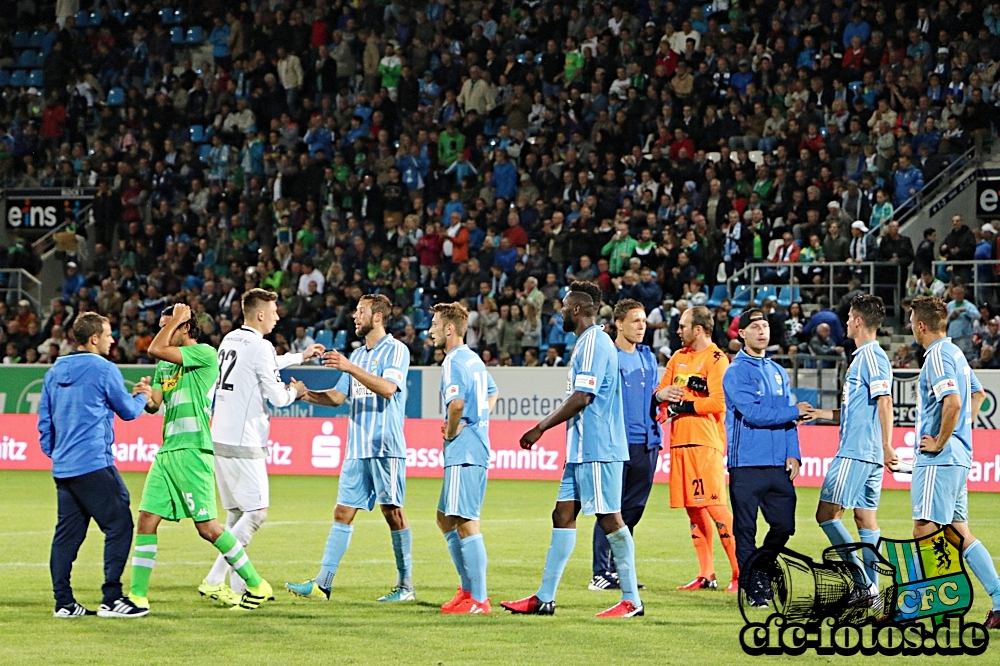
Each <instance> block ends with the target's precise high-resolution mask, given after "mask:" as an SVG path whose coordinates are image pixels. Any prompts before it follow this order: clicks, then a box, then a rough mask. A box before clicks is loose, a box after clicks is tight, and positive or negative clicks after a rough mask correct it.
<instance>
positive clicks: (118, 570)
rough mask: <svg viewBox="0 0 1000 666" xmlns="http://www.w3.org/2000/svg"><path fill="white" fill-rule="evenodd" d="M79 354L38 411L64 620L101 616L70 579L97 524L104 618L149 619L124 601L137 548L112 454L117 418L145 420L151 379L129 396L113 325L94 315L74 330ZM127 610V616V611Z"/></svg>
mask: <svg viewBox="0 0 1000 666" xmlns="http://www.w3.org/2000/svg"><path fill="white" fill-rule="evenodd" d="M73 337H74V338H75V339H76V340H78V341H79V342H80V345H79V346H78V347H77V349H76V351H75V352H73V353H71V354H69V355H68V356H63V357H62V358H60V359H59V360H57V361H56V364H55V365H54V366H52V369H51V370H50V371H49V372H48V373H47V374H46V375H45V381H44V383H43V384H42V397H41V400H40V401H39V403H38V433H39V443H40V444H41V448H42V452H43V453H45V455H47V456H48V457H50V458H52V476H53V477H54V478H55V481H56V496H57V497H58V501H59V520H58V522H57V523H56V532H55V536H54V537H53V538H52V554H51V557H50V559H49V569H50V571H51V573H52V591H53V593H55V598H56V610H55V617H57V618H74V617H82V616H85V615H95V613H94V611H92V610H88V609H87V608H84V607H83V606H81V605H80V604H78V603H77V602H76V599H75V598H74V597H73V588H72V587H71V586H70V574H71V573H72V571H73V562H74V561H75V560H76V554H77V552H78V551H79V550H80V546H81V545H82V544H83V540H84V539H85V538H86V537H87V527H88V526H89V525H90V519H91V518H93V519H94V520H95V521H97V526H98V527H100V528H101V531H102V532H104V586H103V588H102V589H103V592H104V599H103V601H102V602H101V606H100V609H99V610H98V611H97V613H96V615H100V616H101V617H127V616H133V615H134V616H139V615H145V614H146V613H148V612H149V611H143V610H141V609H137V608H135V607H134V606H133V605H132V604H131V602H129V601H128V599H127V598H126V597H125V596H124V595H123V594H122V582H121V576H122V571H124V570H125V563H126V562H127V561H128V553H129V548H131V546H132V529H133V526H134V525H133V523H132V512H131V511H130V510H129V494H128V488H126V487H125V484H124V483H123V482H122V477H121V476H120V475H119V474H118V470H117V469H115V457H114V454H113V453H112V452H111V443H112V442H113V441H114V437H115V433H114V417H115V414H117V415H118V416H119V417H120V418H121V419H122V420H124V421H131V420H133V419H135V418H136V417H138V416H139V415H140V414H142V410H143V409H145V407H146V398H147V396H148V395H149V394H150V392H151V391H150V388H149V377H144V378H143V379H142V380H141V381H140V382H139V383H137V384H136V385H135V386H134V387H133V389H132V395H131V396H130V395H129V394H128V391H126V390H125V379H124V377H122V373H121V371H120V370H119V369H118V366H116V365H115V364H114V363H112V362H111V361H108V360H106V359H105V358H102V357H104V356H107V355H108V352H109V351H110V349H111V343H112V342H114V339H113V338H112V337H111V324H109V323H108V320H107V319H106V318H104V317H102V316H100V315H99V314H97V313H94V312H86V313H84V314H82V315H80V316H79V317H78V318H77V320H76V321H75V322H74V323H73ZM123 609H124V612H122V610H123Z"/></svg>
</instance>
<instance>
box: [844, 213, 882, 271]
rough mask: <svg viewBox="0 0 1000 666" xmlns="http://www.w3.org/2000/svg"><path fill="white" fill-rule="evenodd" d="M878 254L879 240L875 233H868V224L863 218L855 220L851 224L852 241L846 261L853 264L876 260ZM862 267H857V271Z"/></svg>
mask: <svg viewBox="0 0 1000 666" xmlns="http://www.w3.org/2000/svg"><path fill="white" fill-rule="evenodd" d="M877 256H878V247H877V241H876V240H875V236H874V234H872V235H869V234H868V226H867V225H866V224H865V223H864V222H862V221H861V220H855V221H854V222H853V223H852V224H851V243H850V247H849V249H848V254H847V259H846V261H847V262H848V263H851V264H861V263H864V262H866V261H875V259H876V258H877ZM861 270H862V269H860V268H857V269H855V273H857V272H858V271H861Z"/></svg>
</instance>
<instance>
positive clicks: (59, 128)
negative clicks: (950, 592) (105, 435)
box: [0, 0, 1000, 367]
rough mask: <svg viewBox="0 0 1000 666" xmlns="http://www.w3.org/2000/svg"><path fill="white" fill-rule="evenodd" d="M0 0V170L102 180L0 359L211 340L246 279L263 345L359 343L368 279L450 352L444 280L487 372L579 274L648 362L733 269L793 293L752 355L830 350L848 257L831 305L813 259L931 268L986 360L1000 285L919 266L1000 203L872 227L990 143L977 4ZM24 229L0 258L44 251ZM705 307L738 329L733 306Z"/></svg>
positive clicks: (7, 176)
mask: <svg viewBox="0 0 1000 666" xmlns="http://www.w3.org/2000/svg"><path fill="white" fill-rule="evenodd" d="M0 22H2V25H3V31H2V33H0V66H3V67H4V68H5V69H4V72H3V74H2V75H0V83H3V84H4V87H3V96H2V99H0V178H2V179H3V182H4V183H5V184H6V185H7V186H17V187H45V186H63V187H66V186H71V187H96V188H98V191H97V194H96V195H95V198H94V202H93V213H92V215H93V221H94V224H93V226H90V227H88V226H87V225H86V224H85V223H84V221H83V220H81V221H79V224H77V225H76V230H77V233H78V234H80V235H81V236H84V235H87V234H90V235H92V238H90V239H88V242H95V243H96V246H94V247H95V249H94V250H93V252H92V253H89V254H88V253H85V252H84V251H83V250H84V248H85V247H87V243H81V244H80V249H79V250H78V251H77V253H76V254H72V253H71V254H70V255H68V256H67V257H66V259H67V261H66V264H65V266H66V279H65V283H64V284H63V286H62V289H61V294H60V295H59V297H57V298H56V299H55V300H54V301H53V302H52V306H51V307H52V312H51V314H50V315H49V314H47V313H46V314H45V315H43V313H39V312H34V311H33V310H32V308H31V305H30V303H27V302H26V301H22V302H21V303H16V302H10V303H6V304H0V319H2V320H3V322H4V327H3V331H2V333H0V342H2V349H3V350H4V358H3V362H4V363H45V362H52V361H53V360H54V359H55V358H56V357H58V356H59V355H63V354H65V353H68V351H69V350H71V349H72V345H71V343H70V341H69V340H68V339H67V332H68V331H69V330H70V328H71V326H70V324H71V322H72V320H73V317H74V316H76V315H77V314H79V313H81V312H86V311H91V310H96V311H98V312H100V313H101V314H104V315H106V316H108V317H109V318H110V319H111V321H112V324H113V328H114V334H115V337H116V340H117V344H116V345H115V347H114V349H113V351H112V355H113V358H114V360H116V361H118V362H122V363H147V362H150V359H149V358H148V356H147V353H146V350H147V348H148V346H149V344H150V341H151V340H152V337H153V335H154V334H155V332H156V329H157V321H158V317H159V314H160V312H161V310H162V309H163V308H164V307H165V306H166V305H168V304H170V303H173V302H177V301H185V302H187V303H189V304H190V305H191V306H192V308H193V309H194V310H195V312H196V313H198V316H199V318H200V320H201V322H202V329H203V332H204V334H205V336H206V339H210V340H211V342H212V343H213V344H218V342H219V340H221V338H222V337H223V336H224V335H225V334H226V333H227V332H228V331H230V330H231V329H232V328H233V327H234V326H239V324H240V319H241V313H240V298H239V296H240V294H241V293H243V292H244V291H245V290H247V289H249V288H251V287H256V286H262V287H265V288H268V289H272V290H274V291H276V292H278V293H279V313H280V316H281V318H282V319H281V322H280V323H279V324H278V327H277V329H276V331H275V333H274V338H275V343H276V346H277V347H278V349H279V353H280V351H281V350H283V349H288V350H292V351H295V350H300V349H302V348H304V347H306V346H308V345H309V344H311V343H312V342H313V339H314V336H316V337H318V335H319V334H320V333H321V332H323V331H330V332H331V333H334V332H336V333H340V336H338V338H337V339H338V340H339V344H340V345H341V346H344V347H349V346H350V345H351V344H352V343H354V342H356V336H355V334H354V327H353V325H352V321H351V318H350V315H351V312H352V311H353V309H354V307H355V305H356V303H357V301H358V299H359V297H360V296H361V295H362V294H365V293H370V292H378V293H383V294H386V295H388V296H389V297H390V298H391V299H392V300H393V302H394V304H395V307H394V310H393V314H392V316H391V317H390V319H389V321H388V322H387V328H388V330H389V331H390V332H391V333H393V334H394V335H396V336H397V337H398V338H399V339H401V340H402V341H404V342H405V343H406V344H407V345H408V346H409V348H410V350H411V354H412V356H413V359H414V362H415V363H435V362H439V361H440V359H439V358H438V355H440V352H435V351H434V349H433V347H432V345H431V344H430V343H429V342H428V341H426V339H425V338H426V336H422V335H421V333H422V332H423V331H424V330H425V329H426V327H427V325H428V323H429V317H428V315H427V308H429V307H430V306H431V305H432V304H434V303H438V302H441V301H444V300H458V299H464V300H465V301H466V302H467V303H468V305H469V307H470V310H471V311H472V313H473V315H472V319H471V322H470V328H469V334H468V342H469V344H470V346H471V347H472V348H474V349H477V350H479V351H480V353H481V354H482V356H483V358H484V360H486V361H487V363H488V364H491V365H492V364H524V365H559V364H562V363H563V354H564V353H565V351H566V349H567V347H568V346H571V345H572V342H573V341H572V339H567V338H566V335H565V334H564V333H563V332H562V326H561V315H560V312H559V310H560V296H561V294H562V290H563V288H564V287H565V285H566V284H568V281H570V280H573V279H577V280H594V281H596V282H597V283H598V284H599V285H600V287H601V289H602V291H603V292H604V294H605V299H604V300H605V303H606V306H605V308H603V309H602V312H601V317H602V318H603V319H604V320H610V319H611V305H613V304H614V303H615V302H617V301H618V300H620V299H622V298H635V299H637V300H638V301H640V302H641V303H643V305H644V306H645V307H646V309H647V313H648V315H649V322H650V338H651V339H650V342H651V343H652V344H653V346H654V349H656V350H658V351H660V352H661V356H662V358H661V362H662V361H664V360H665V357H666V356H669V353H670V350H672V349H677V348H678V347H679V338H678V337H677V332H676V329H677V321H678V319H679V315H680V313H681V312H682V311H683V309H684V308H685V307H688V306H690V305H692V304H704V303H705V302H707V301H708V299H709V295H710V293H711V290H712V287H714V286H715V285H717V284H720V283H724V280H725V279H726V278H727V277H730V276H732V275H734V274H735V273H737V272H738V271H739V270H740V269H741V268H742V267H743V266H744V265H745V264H747V263H751V262H772V263H774V264H775V267H774V268H771V269H769V270H768V272H767V274H766V275H764V276H763V277H762V279H765V280H767V279H768V278H771V279H770V281H773V282H776V283H781V282H784V283H785V284H789V282H790V281H791V280H790V278H792V277H794V278H795V280H796V281H797V282H798V283H799V284H801V285H802V289H801V292H795V294H796V296H800V298H794V299H792V300H793V302H791V303H790V304H783V305H780V306H779V305H778V303H777V301H776V300H772V299H768V300H766V301H765V302H764V303H763V307H764V309H765V311H766V312H768V314H769V318H771V319H772V321H771V324H772V326H771V328H772V331H775V330H777V331H779V332H780V335H778V336H776V339H773V340H772V342H773V346H774V350H775V351H785V352H792V353H795V352H801V353H813V354H817V355H830V356H838V355H841V354H843V352H844V348H843V344H842V343H843V339H844V331H843V326H842V321H843V320H844V318H845V317H846V304H847V303H848V302H849V298H850V296H852V295H854V294H855V293H857V290H859V289H862V288H863V287H864V280H865V279H866V278H865V276H866V275H867V272H866V271H861V270H858V271H852V270H851V268H850V267H848V268H846V269H844V270H843V271H838V272H837V273H836V278H837V279H838V280H842V281H843V283H844V285H845V286H844V288H842V289H839V290H838V291H837V296H838V297H839V296H840V295H841V294H844V293H846V294H847V295H846V296H844V299H843V300H840V302H839V303H830V302H829V301H828V296H826V295H825V294H826V293H827V292H826V288H825V287H823V286H824V285H825V284H826V281H827V280H828V279H829V275H830V274H831V273H828V272H825V271H824V270H823V268H822V266H820V265H819V264H821V263H823V262H831V263H832V262H846V263H862V262H866V261H873V260H877V261H880V262H885V263H886V264H889V263H896V264H899V265H900V266H901V271H902V276H903V277H902V279H901V285H900V286H901V290H902V292H903V294H905V295H907V296H910V297H913V296H916V295H920V294H923V293H935V294H944V293H945V292H946V291H947V293H948V298H949V300H950V301H951V304H950V305H949V310H952V309H954V310H955V311H956V312H959V315H958V316H956V317H955V318H954V319H953V320H952V321H951V323H950V324H949V329H951V327H952V325H954V327H955V331H954V332H953V331H951V330H949V334H951V335H953V337H956V338H958V339H960V340H961V341H962V342H961V346H962V347H963V349H964V350H965V351H966V352H967V354H968V355H969V356H970V358H973V359H975V362H976V363H977V364H979V365H980V366H981V367H1000V359H998V358H997V357H996V356H994V355H993V354H994V352H993V350H995V349H996V346H997V343H998V337H997V319H996V315H997V312H996V311H995V309H992V308H994V307H995V306H993V305H990V304H991V303H995V302H996V301H995V298H991V297H990V296H989V295H988V294H985V293H983V294H972V293H969V292H968V291H966V290H965V289H963V288H962V284H963V283H967V282H969V278H970V277H971V275H966V274H964V273H963V270H964V269H963V268H962V267H959V266H956V267H955V268H954V270H951V269H948V270H946V271H944V274H942V275H934V274H933V273H932V270H931V269H932V266H931V262H933V261H935V260H938V259H946V260H947V259H951V260H965V259H973V258H987V259H996V258H997V240H996V231H995V229H994V228H993V227H992V225H985V226H984V227H983V228H982V229H977V230H972V229H970V228H969V227H968V226H967V225H966V224H965V223H964V222H963V221H961V219H959V220H958V222H956V223H955V227H954V229H953V232H952V233H951V234H949V236H948V238H946V239H944V240H943V241H941V242H939V241H938V240H937V239H936V237H934V236H933V234H930V235H927V234H925V237H924V241H923V242H922V243H920V244H919V246H918V247H917V248H913V246H912V243H910V241H909V240H908V239H907V238H905V237H903V236H900V235H899V233H898V226H899V225H898V223H896V222H894V220H895V219H896V218H897V217H898V216H899V214H900V212H901V211H902V210H904V209H905V208H906V207H907V206H909V205H912V203H911V202H909V199H910V197H911V196H913V195H914V194H915V193H916V192H918V191H919V190H920V189H921V188H922V187H924V185H925V184H927V183H929V182H930V181H932V180H933V179H934V178H935V177H936V176H937V175H938V174H939V173H941V172H942V171H943V170H944V169H945V168H946V167H947V165H948V164H949V163H950V162H951V161H953V160H954V159H955V157H956V156H958V155H960V154H961V153H963V152H964V151H966V150H967V149H968V148H969V147H971V146H974V145H975V146H982V145H983V144H984V143H985V142H987V141H989V139H990V137H991V135H992V129H991V117H992V116H993V114H995V113H996V108H997V107H998V106H1000V75H998V66H1000V63H998V57H1000V2H995V3H984V2H981V1H979V0H957V1H956V0H951V1H949V0H942V1H941V2H939V3H937V4H936V5H935V6H933V7H931V6H923V5H921V6H919V7H917V3H888V2H880V1H879V0H854V2H848V1H847V0H830V1H828V2H812V1H809V0H790V1H789V2H786V1H785V0H777V1H774V0H752V1H751V0H740V1H738V2H729V1H728V0H714V1H713V2H711V3H710V4H708V5H702V4H696V3H692V2H690V1H688V0H665V1H662V2H661V1H660V0H649V1H648V2H640V1H636V2H633V1H629V0H620V1H616V2H614V3H601V2H593V3H589V2H581V3H577V4H569V3H565V4H564V3H559V2H520V1H517V2H514V3H513V4H512V3H510V2H482V1H481V0H460V1H456V0H444V1H438V0H432V1H431V2H429V3H427V4H426V5H425V4H423V3H411V2H407V1H406V0H390V1H389V2H388V3H386V2H385V0H379V1H378V2H373V1H372V0H356V1H354V2H344V1H343V0H315V2H313V3H307V2H305V1H304V0H298V2H296V3H295V4H294V6H293V5H291V4H284V3H283V2H281V1H280V0H272V1H271V2H268V1H267V0H252V1H251V2H247V1H244V2H242V3H239V5H238V6H237V4H236V3H223V2H221V1H219V0H208V1H201V2H188V1H185V0H177V1H176V2H172V3H169V4H165V3H163V2H159V1H158V2H146V3H139V2H132V3H131V4H129V5H128V6H126V5H125V3H124V2H122V1H121V0H107V1H106V2H100V1H99V0H98V2H95V4H94V6H93V7H86V6H80V3H79V2H78V0H58V2H56V3H53V2H46V1H44V0H21V1H20V2H18V3H16V11H13V12H10V13H9V14H8V15H5V16H3V17H0ZM26 54H29V55H26ZM33 58H34V63H35V65H37V70H38V71H31V72H30V77H29V79H28V80H25V79H24V76H23V75H24V74H25V70H22V69H19V68H20V67H21V66H22V65H23V64H25V63H28V61H31V60H32V59H33ZM28 65H29V66H31V64H30V63H28ZM11 72H13V74H17V73H18V72H20V73H21V74H22V76H21V77H17V76H14V75H12V74H11ZM19 78H20V82H21V83H29V82H32V81H37V83H40V85H16V84H17V83H18V82H19ZM30 247H31V246H30V244H29V243H28V242H27V240H25V239H18V241H17V242H15V243H14V244H13V245H12V246H11V247H10V248H3V249H0V262H2V265H4V266H10V267H24V268H28V269H29V270H32V271H37V270H38V266H39V261H38V257H37V256H34V255H33V254H32V251H31V249H30ZM862 273H863V275H862ZM911 274H912V278H911V277H910V275H911ZM892 279H893V278H890V280H892ZM852 280H856V281H852ZM988 281H994V282H995V281H996V278H995V277H994V278H992V279H991V280H988ZM903 283H905V284H903ZM820 287H823V288H820ZM970 291H971V290H970ZM991 293H992V292H991ZM966 299H973V300H966ZM799 301H804V302H805V304H806V305H807V306H808V308H807V309H809V310H817V311H816V312H815V313H814V314H812V315H811V316H810V317H806V316H804V315H803V302H799ZM973 301H974V302H975V305H974V304H973ZM713 305H714V303H713ZM977 306H978V307H977ZM715 311H716V323H717V325H716V331H715V335H714V336H713V337H714V339H715V341H716V342H717V343H718V344H720V346H722V347H723V348H730V349H733V348H736V349H738V345H739V343H738V342H737V341H735V339H736V335H735V319H734V318H733V316H732V315H733V314H734V313H735V312H736V311H737V310H734V309H732V308H731V303H729V302H728V301H726V300H724V301H722V303H721V304H719V305H718V307H716V310H715ZM903 321H905V320H903ZM570 338H572V336H570ZM734 345H735V347H734ZM907 353H910V354H911V356H912V350H910V351H909V352H907V351H904V352H901V356H900V358H898V359H897V363H899V364H900V365H903V366H906V365H907V364H909V363H915V362H916V361H915V359H914V358H909V359H908V358H906V357H905V356H906V354H907Z"/></svg>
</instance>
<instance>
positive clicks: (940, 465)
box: [910, 296, 1000, 629]
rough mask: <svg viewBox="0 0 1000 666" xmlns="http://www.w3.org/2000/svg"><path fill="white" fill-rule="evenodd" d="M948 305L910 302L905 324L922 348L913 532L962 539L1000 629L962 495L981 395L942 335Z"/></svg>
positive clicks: (994, 593) (998, 598) (999, 587)
mask: <svg viewBox="0 0 1000 666" xmlns="http://www.w3.org/2000/svg"><path fill="white" fill-rule="evenodd" d="M948 316H949V315H948V309H947V307H946V306H945V303H944V301H942V300H941V299H940V298H936V297H934V296H920V297H918V298H915V299H913V310H912V311H911V313H910V323H911V324H912V325H913V337H914V338H915V339H916V341H917V344H919V345H920V346H921V347H923V348H924V366H923V368H921V369H920V379H919V385H918V390H917V423H916V435H917V442H918V444H917V451H916V452H915V456H914V461H913V483H912V484H911V485H910V500H911V503H912V504H913V537H914V538H915V539H920V538H922V537H926V536H929V535H931V534H934V533H935V532H937V531H938V530H939V529H941V527H942V526H943V525H948V524H951V526H952V527H953V528H955V531H956V532H958V534H959V535H960V536H961V537H962V540H961V543H960V544H955V545H956V546H959V547H964V550H963V552H962V556H963V557H964V558H965V561H966V562H968V563H969V568H970V569H972V573H974V574H975V575H976V578H978V579H979V582H980V583H982V584H983V587H985V588H986V593H987V594H989V595H990V597H991V598H992V600H993V608H992V610H991V611H990V612H989V614H988V615H987V616H986V622H985V623H984V624H985V626H986V627H987V628H988V629H1000V578H998V577H997V570H996V567H995V566H994V564H993V558H992V557H990V554H989V552H987V550H986V547H985V546H984V545H983V544H982V542H981V541H979V539H977V538H976V537H974V536H973V535H972V532H970V531H969V525H968V521H969V515H968V511H969V492H968V487H967V485H966V482H967V480H968V476H969V467H970V466H971V465H972V420H973V418H974V415H975V414H978V413H979V408H980V407H981V406H982V404H983V400H985V399H986V392H985V391H984V390H983V387H982V385H981V384H980V383H979V380H978V379H977V378H976V375H975V374H974V373H973V372H972V369H971V368H970V367H969V363H968V362H967V361H966V360H965V354H963V353H962V350H961V349H959V348H958V347H957V346H956V345H955V344H954V343H953V342H952V341H951V338H949V337H947V335H946V333H945V331H946V326H947V320H948Z"/></svg>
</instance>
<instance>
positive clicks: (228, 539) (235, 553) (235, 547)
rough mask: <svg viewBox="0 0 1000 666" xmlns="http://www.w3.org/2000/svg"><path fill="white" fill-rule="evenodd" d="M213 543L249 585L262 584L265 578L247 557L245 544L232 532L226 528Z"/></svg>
mask: <svg viewBox="0 0 1000 666" xmlns="http://www.w3.org/2000/svg"><path fill="white" fill-rule="evenodd" d="M213 545H214V546H215V547H216V548H217V549H218V551H219V552H220V553H222V554H223V555H224V556H225V558H226V561H227V562H229V566H231V567H232V568H233V569H235V570H236V573H238V574H239V575H240V578H242V579H243V580H244V581H246V584H247V587H257V586H258V585H260V582H261V580H263V579H262V578H261V577H260V574H258V573H257V570H256V569H254V568H253V564H252V563H251V562H250V558H249V557H247V552H246V551H245V550H243V545H242V544H241V543H240V542H239V541H237V540H236V537H234V536H233V533H232V532H230V531H229V530H225V531H224V532H223V533H222V534H221V535H220V536H219V538H218V539H216V540H215V543H214V544H213Z"/></svg>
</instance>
